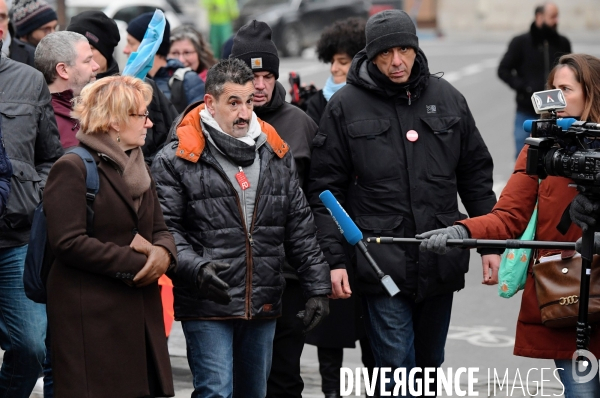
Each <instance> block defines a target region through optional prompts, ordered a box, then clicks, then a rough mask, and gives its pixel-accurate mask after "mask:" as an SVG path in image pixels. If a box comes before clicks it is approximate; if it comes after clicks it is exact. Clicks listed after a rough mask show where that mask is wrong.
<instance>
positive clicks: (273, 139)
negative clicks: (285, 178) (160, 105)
mask: <svg viewBox="0 0 600 398" xmlns="http://www.w3.org/2000/svg"><path fill="white" fill-rule="evenodd" d="M204 107H205V106H204V103H202V104H200V105H198V106H197V107H195V108H192V109H190V110H188V112H187V114H185V115H184V117H183V119H182V120H181V123H179V125H178V126H177V137H178V138H179V145H178V146H177V152H176V155H177V156H178V157H180V158H181V159H184V160H187V161H189V162H192V163H196V162H198V159H200V155H202V152H203V151H204V148H205V147H206V139H205V138H204V134H203V133H202V127H201V123H200V111H201V110H202V109H204ZM258 123H259V124H260V128H261V130H262V132H263V133H265V135H266V136H267V142H268V143H269V145H270V146H271V148H273V152H275V155H277V156H278V157H279V158H283V157H284V156H285V154H286V153H288V151H289V150H290V147H289V145H288V144H286V142H285V141H284V140H282V139H281V137H280V136H279V134H277V131H275V128H273V126H271V125H270V124H269V123H267V122H265V121H263V120H260V119H258Z"/></svg>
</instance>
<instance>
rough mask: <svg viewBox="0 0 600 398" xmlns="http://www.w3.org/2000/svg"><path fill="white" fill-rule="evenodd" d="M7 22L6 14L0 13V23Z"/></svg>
mask: <svg viewBox="0 0 600 398" xmlns="http://www.w3.org/2000/svg"><path fill="white" fill-rule="evenodd" d="M6 21H8V14H5V13H0V23H4V22H6Z"/></svg>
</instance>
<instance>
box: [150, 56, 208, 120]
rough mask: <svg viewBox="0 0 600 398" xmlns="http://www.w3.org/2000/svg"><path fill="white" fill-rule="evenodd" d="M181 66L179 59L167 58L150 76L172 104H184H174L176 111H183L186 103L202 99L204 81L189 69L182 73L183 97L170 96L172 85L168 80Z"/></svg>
mask: <svg viewBox="0 0 600 398" xmlns="http://www.w3.org/2000/svg"><path fill="white" fill-rule="evenodd" d="M181 68H184V66H183V64H182V63H181V61H179V60H177V59H168V60H167V65H166V66H163V67H162V68H160V69H159V70H158V71H156V74H155V75H154V76H152V80H154V81H155V82H156V86H157V87H158V88H159V89H160V91H162V92H163V94H164V95H165V97H166V98H167V99H168V100H169V101H171V103H172V104H177V103H181V104H185V105H182V106H181V107H180V108H177V106H175V108H177V112H178V113H181V112H183V111H184V110H185V108H186V107H187V106H188V105H190V104H192V103H194V102H196V101H202V99H203V98H204V82H203V81H202V79H200V77H199V76H198V74H197V73H196V72H194V71H193V70H191V69H190V70H188V71H187V72H186V73H185V74H184V75H183V94H185V98H184V99H181V98H171V94H172V90H171V88H172V86H171V84H170V83H169V81H170V80H171V78H172V77H173V75H174V74H175V72H177V70H178V69H181Z"/></svg>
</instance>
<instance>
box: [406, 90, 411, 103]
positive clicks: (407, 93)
mask: <svg viewBox="0 0 600 398" xmlns="http://www.w3.org/2000/svg"><path fill="white" fill-rule="evenodd" d="M406 96H407V97H408V105H409V106H410V104H411V100H410V90H409V89H406Z"/></svg>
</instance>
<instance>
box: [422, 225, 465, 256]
mask: <svg viewBox="0 0 600 398" xmlns="http://www.w3.org/2000/svg"><path fill="white" fill-rule="evenodd" d="M416 238H417V239H425V240H424V241H423V242H421V244H420V245H419V250H420V251H422V252H425V251H430V252H434V253H436V254H446V252H447V251H448V250H449V249H448V246H446V241H447V240H448V239H468V238H469V231H467V229H466V228H465V227H463V226H462V225H453V226H451V227H448V228H440V229H434V230H433V231H427V232H423V233H422V234H419V235H417V236H416Z"/></svg>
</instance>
